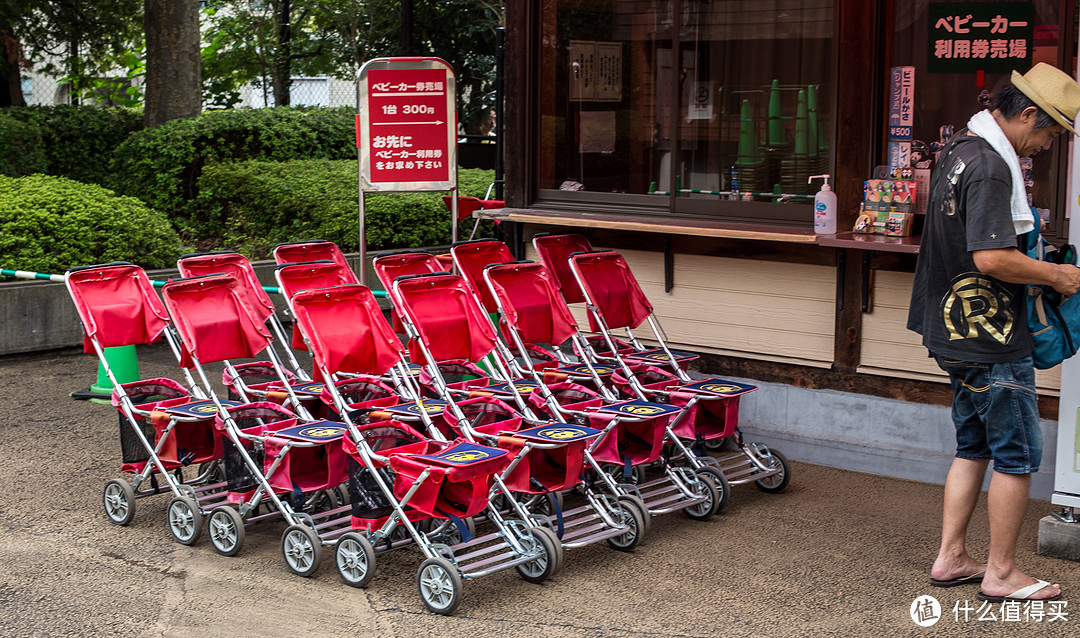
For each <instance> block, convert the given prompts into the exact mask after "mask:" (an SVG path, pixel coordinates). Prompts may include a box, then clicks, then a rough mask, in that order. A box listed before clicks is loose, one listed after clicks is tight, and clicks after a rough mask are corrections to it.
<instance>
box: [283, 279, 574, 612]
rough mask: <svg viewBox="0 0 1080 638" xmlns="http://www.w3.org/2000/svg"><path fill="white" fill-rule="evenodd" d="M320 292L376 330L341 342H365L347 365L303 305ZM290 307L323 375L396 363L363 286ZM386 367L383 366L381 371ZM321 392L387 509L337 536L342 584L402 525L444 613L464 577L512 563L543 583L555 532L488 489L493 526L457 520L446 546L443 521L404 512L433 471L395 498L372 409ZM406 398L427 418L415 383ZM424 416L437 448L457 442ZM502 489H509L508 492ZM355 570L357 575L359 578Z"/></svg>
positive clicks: (367, 566) (553, 560)
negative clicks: (371, 430) (367, 432)
mask: <svg viewBox="0 0 1080 638" xmlns="http://www.w3.org/2000/svg"><path fill="white" fill-rule="evenodd" d="M320 297H323V298H325V299H332V300H333V303H334V307H335V308H339V309H342V310H341V312H350V314H348V315H347V317H348V318H349V319H350V320H352V321H353V325H355V324H356V323H357V322H368V326H367V327H368V328H370V329H371V330H372V331H373V332H374V333H377V334H375V335H374V336H372V337H371V338H369V339H366V341H367V343H364V344H360V343H359V342H358V341H357V342H355V343H346V344H344V347H345V348H349V349H350V351H351V349H355V348H359V347H365V348H371V350H367V351H366V353H364V354H362V355H361V356H358V357H354V358H352V360H351V362H350V363H345V361H346V359H345V358H340V359H339V360H338V363H337V364H336V365H334V364H333V359H332V358H331V355H330V339H329V338H327V336H326V335H325V334H324V333H325V332H326V331H327V330H328V329H329V328H328V327H327V326H326V325H325V324H322V323H320V321H325V320H319V319H316V317H315V315H314V314H312V312H311V311H310V310H309V309H308V305H309V304H313V303H314V300H316V299H318V298H320ZM290 306H291V307H292V309H293V313H294V316H295V317H296V318H297V321H298V322H299V325H300V327H301V332H302V333H303V335H304V338H305V340H306V342H307V344H308V347H309V349H310V351H311V353H312V358H313V361H314V363H315V365H316V366H317V368H318V370H319V371H320V373H321V374H322V375H323V376H324V378H326V379H332V378H334V377H335V376H337V375H340V374H342V373H346V372H347V373H353V374H356V373H364V374H370V375H372V376H382V374H383V373H385V372H387V371H388V370H389V369H390V368H392V367H394V366H400V365H402V350H401V345H400V342H399V341H398V340H397V337H396V336H395V335H394V334H393V332H392V331H391V329H390V327H389V325H387V324H386V323H385V321H384V320H383V318H382V314H381V312H380V311H378V306H377V304H376V303H375V300H374V297H373V296H372V295H371V291H370V290H369V289H368V288H367V287H366V286H362V285H359V284H353V285H343V286H335V287H333V288H327V289H313V290H306V291H300V292H297V293H296V294H294V295H293V296H292V298H291V299H290ZM376 315H377V316H376ZM323 316H325V315H323ZM335 338H336V339H337V341H340V340H341V337H340V336H337V337H335ZM342 345H343V344H341V343H336V346H337V347H338V348H341V347H342ZM372 356H374V359H375V361H374V362H372V361H371V357H372ZM361 360H363V361H364V362H365V363H370V364H371V365H373V366H375V368H374V369H366V370H355V369H349V370H344V369H343V367H344V366H348V367H350V368H355V367H360V361H361ZM380 362H381V363H380ZM384 366H385V368H386V369H379V368H382V367H384ZM403 381H404V382H405V383H408V384H411V383H413V379H411V378H409V377H406V378H405V379H403ZM326 391H327V393H328V394H329V395H330V396H331V397H332V400H333V404H334V406H335V408H336V409H337V410H338V412H339V413H340V414H341V416H342V421H343V423H344V424H345V425H346V427H347V428H348V433H349V434H348V435H349V436H350V437H351V439H352V441H353V442H354V443H355V444H356V449H357V452H358V453H359V455H360V461H361V463H362V464H363V465H364V466H365V467H366V468H367V469H368V470H369V471H370V472H371V476H372V477H373V478H374V480H375V483H376V484H377V486H378V488H379V490H380V492H381V493H382V495H383V496H384V497H385V498H386V500H387V502H388V503H389V504H390V506H391V508H392V514H391V515H390V516H388V517H387V518H386V520H385V522H384V523H383V525H382V526H381V527H380V528H379V529H377V530H369V532H368V533H367V534H366V535H365V534H360V533H356V532H350V533H348V534H346V535H344V536H342V538H341V540H339V541H338V544H337V547H336V548H335V557H336V562H337V564H338V567H339V573H341V575H342V578H343V579H345V580H346V582H347V583H349V584H351V585H354V586H362V585H363V584H366V583H367V581H368V580H369V579H370V573H373V572H374V565H375V554H374V551H373V547H378V546H379V545H381V544H383V542H384V541H387V540H392V535H393V534H394V532H395V530H396V529H397V528H398V527H399V526H401V527H404V528H405V530H406V531H407V533H408V535H409V536H410V537H411V538H412V540H413V541H414V542H415V543H416V545H417V546H418V547H419V548H420V550H421V552H422V553H423V554H424V557H425V560H424V562H423V563H422V564H421V566H420V569H419V572H418V575H417V584H418V588H419V591H420V595H421V598H422V599H423V601H424V603H425V605H426V606H427V607H428V609H430V610H431V611H433V612H435V613H440V614H447V613H450V612H452V611H453V610H454V608H456V606H457V604H458V602H459V601H460V596H461V584H462V581H463V580H469V579H472V578H479V577H481V576H485V575H488V574H492V573H495V572H498V571H502V570H505V569H509V568H511V567H515V568H517V571H518V572H519V574H520V575H521V576H522V577H523V578H524V579H526V580H528V581H530V582H542V581H543V580H545V579H547V578H548V577H549V576H550V575H551V574H552V573H554V571H555V570H556V569H557V568H558V566H559V563H560V560H561V556H560V553H559V546H558V543H557V541H555V540H554V538H553V536H554V535H553V534H551V532H550V531H549V530H547V529H546V528H544V527H535V526H531V525H530V524H529V522H528V521H529V519H527V518H526V519H523V520H521V521H513V520H506V519H503V517H502V516H501V515H500V514H499V512H498V511H497V510H496V509H495V508H493V507H491V505H490V497H491V492H490V488H489V491H488V493H487V494H485V495H484V501H485V507H486V512H487V519H488V521H489V522H491V523H492V524H493V525H494V527H495V531H494V532H492V533H489V534H486V535H482V536H478V537H474V538H470V531H469V529H468V524H467V523H464V521H462V523H463V524H462V527H463V528H464V529H460V531H461V536H462V539H463V540H462V542H458V543H455V544H452V545H449V544H445V543H440V542H436V540H435V537H437V536H438V535H443V536H445V535H446V533H445V530H446V529H447V525H446V524H443V525H442V526H441V527H438V528H436V529H435V530H434V531H433V532H431V533H428V532H425V531H424V530H422V529H421V528H420V527H419V526H417V525H416V524H414V522H413V521H412V520H411V518H410V517H409V515H408V513H407V511H406V507H407V506H409V503H410V501H411V500H412V499H413V498H414V497H415V496H416V495H417V494H418V492H419V490H420V489H421V488H422V487H423V486H424V484H425V482H426V481H428V480H429V477H431V476H432V471H433V468H432V467H431V466H428V467H426V468H425V469H423V471H421V472H420V473H419V474H418V476H417V477H416V478H415V479H414V480H413V482H412V484H411V485H410V486H409V488H408V490H407V491H406V493H405V494H404V495H402V496H401V497H398V496H395V492H394V490H393V488H391V486H389V485H388V484H387V482H386V480H385V479H384V476H383V475H382V473H381V472H379V471H378V468H379V467H380V466H381V467H386V466H388V465H390V464H391V462H392V456H393V455H392V454H391V455H389V456H386V455H381V454H379V453H377V452H376V451H375V450H374V449H372V448H371V446H370V445H369V444H368V441H367V439H366V438H365V436H364V434H363V432H362V431H361V430H360V429H359V428H358V427H357V424H356V422H355V420H354V419H355V418H356V417H358V416H359V417H361V418H367V417H368V416H370V415H371V413H370V411H369V412H368V413H367V414H363V413H361V414H357V413H356V412H354V411H352V410H350V407H349V405H348V404H347V403H346V401H345V399H344V397H343V396H342V395H341V393H340V392H339V390H338V388H337V386H336V385H335V384H334V383H327V385H326ZM408 399H409V400H411V401H413V402H415V404H416V405H417V407H418V412H419V413H420V414H421V415H422V416H425V417H426V411H425V410H424V409H423V406H422V404H421V397H420V394H419V391H418V389H417V390H416V391H415V393H413V394H412V395H411V396H410V397H408ZM424 422H425V424H426V425H428V427H429V432H430V433H431V434H432V435H434V438H433V439H432V440H433V441H434V442H436V445H437V446H438V445H439V444H440V443H441V444H442V446H445V447H446V448H447V449H451V448H456V447H457V446H458V445H459V442H453V443H447V442H446V441H439V439H440V438H441V437H439V436H438V431H437V429H436V428H434V427H433V426H431V421H430V420H429V419H427V418H425V419H424ZM488 449H490V448H488ZM493 451H494V450H493ZM505 454H506V452H505V451H503V450H498V454H497V455H496V456H497V457H501V456H503V455H505ZM490 476H491V479H492V480H493V481H494V482H496V483H499V482H500V479H499V475H498V473H497V472H496V473H492V474H491V475H490ZM503 489H505V488H503ZM507 494H508V495H509V492H507ZM446 518H449V519H451V520H453V518H454V517H452V516H449V515H447V516H446ZM455 523H457V521H455ZM391 546H393V545H391ZM388 548H389V547H388ZM361 572H362V574H363V575H362V576H360V577H357V576H359V575H360V574H361Z"/></svg>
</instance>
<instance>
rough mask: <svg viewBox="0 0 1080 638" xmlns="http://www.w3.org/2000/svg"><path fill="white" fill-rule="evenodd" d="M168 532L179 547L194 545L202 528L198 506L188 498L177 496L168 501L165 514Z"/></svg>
mask: <svg viewBox="0 0 1080 638" xmlns="http://www.w3.org/2000/svg"><path fill="white" fill-rule="evenodd" d="M166 518H167V519H168V521H169V531H170V532H172V535H173V538H175V539H176V542H178V543H180V544H181V545H194V544H195V541H197V540H199V536H200V535H201V534H202V528H203V516H202V512H201V511H199V504H198V503H196V502H195V499H193V498H191V497H190V496H177V497H174V498H173V500H171V501H169V509H168V511H167V514H166Z"/></svg>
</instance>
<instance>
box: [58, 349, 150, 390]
mask: <svg viewBox="0 0 1080 638" xmlns="http://www.w3.org/2000/svg"><path fill="white" fill-rule="evenodd" d="M105 360H106V361H108V362H109V368H110V369H111V370H112V373H113V376H115V377H116V380H117V382H119V383H121V384H124V383H131V382H132V381H138V380H139V359H138V357H137V356H136V354H135V346H117V347H115V348H105ZM112 391H113V383H112V381H111V380H110V379H109V375H108V374H106V372H105V364H103V363H101V362H100V361H99V362H98V373H97V381H95V382H94V384H93V385H91V386H90V387H89V388H87V389H86V390H85V391H82V392H75V393H73V394H72V396H75V397H77V398H92V397H94V396H103V397H108V396H110V395H112ZM83 395H89V396H83Z"/></svg>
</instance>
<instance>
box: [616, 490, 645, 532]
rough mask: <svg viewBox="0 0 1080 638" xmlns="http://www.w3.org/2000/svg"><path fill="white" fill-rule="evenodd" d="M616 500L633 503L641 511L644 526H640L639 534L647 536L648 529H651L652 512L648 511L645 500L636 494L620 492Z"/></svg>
mask: <svg viewBox="0 0 1080 638" xmlns="http://www.w3.org/2000/svg"><path fill="white" fill-rule="evenodd" d="M618 500H620V501H622V502H625V503H629V504H630V505H633V506H634V507H636V508H637V510H638V511H639V512H641V520H642V521H643V522H644V523H645V526H644V527H642V528H641V530H642V531H641V535H642V536H643V537H644V536H648V535H649V530H650V529H652V514H650V513H649V506H648V505H646V504H645V501H643V500H642V499H641V497H640V496H638V495H637V494H620V495H619V498H618Z"/></svg>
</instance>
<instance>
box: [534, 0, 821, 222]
mask: <svg viewBox="0 0 1080 638" xmlns="http://www.w3.org/2000/svg"><path fill="white" fill-rule="evenodd" d="M542 6H543V9H542V37H541V64H540V78H539V81H540V84H541V86H540V91H539V95H540V100H541V104H540V112H541V116H540V117H541V120H540V123H539V124H540V141H541V144H540V148H539V157H538V158H537V159H538V162H539V164H538V165H539V167H540V170H539V180H538V183H537V185H538V188H539V189H540V192H539V193H538V199H539V200H541V201H543V200H544V199H545V198H557V199H560V200H565V199H567V198H573V197H575V196H574V195H569V194H567V192H566V191H574V192H583V194H581V195H577V196H576V197H579V198H580V199H582V200H583V201H585V200H587V201H590V202H598V201H603V200H604V197H602V196H600V194H604V193H619V194H630V195H638V196H646V197H637V198H627V197H618V198H610V199H611V201H612V202H613V203H615V202H626V201H628V200H629V201H633V202H634V203H635V204H636V205H640V206H646V207H647V206H649V205H650V204H651V205H652V206H654V207H655V208H657V209H664V210H674V211H676V212H680V213H689V214H694V215H702V216H710V217H713V216H715V217H746V218H750V219H756V218H759V217H760V218H776V217H777V216H778V215H777V210H779V209H778V208H777V207H775V206H754V205H753V204H755V203H756V204H775V203H777V202H783V203H786V204H809V203H812V195H813V193H814V192H816V191H817V189H818V186H817V185H808V184H807V178H808V177H809V176H810V175H816V174H820V173H831V172H832V171H831V168H832V157H833V149H832V140H833V138H834V134H833V112H834V111H833V102H834V85H835V78H834V75H835V67H836V45H835V38H834V37H833V19H834V17H833V16H834V9H833V1H832V0H818V1H812V0H803V1H799V2H795V1H781V2H767V3H747V2H744V1H742V0H668V1H663V0H598V1H597V0H593V1H589V0H547V1H546V2H545V3H544V5H542ZM733 178H734V180H735V183H734V184H733V181H732V179H733ZM733 186H735V188H734V189H733ZM555 191H563V192H561V193H555ZM654 214H655V213H654ZM780 216H781V217H782V216H783V215H782V214H781V215H780ZM796 216H797V217H799V218H800V219H801V218H802V217H805V218H806V220H809V219H810V213H808V212H807V211H806V209H804V208H802V207H799V211H798V213H797V215H796Z"/></svg>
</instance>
